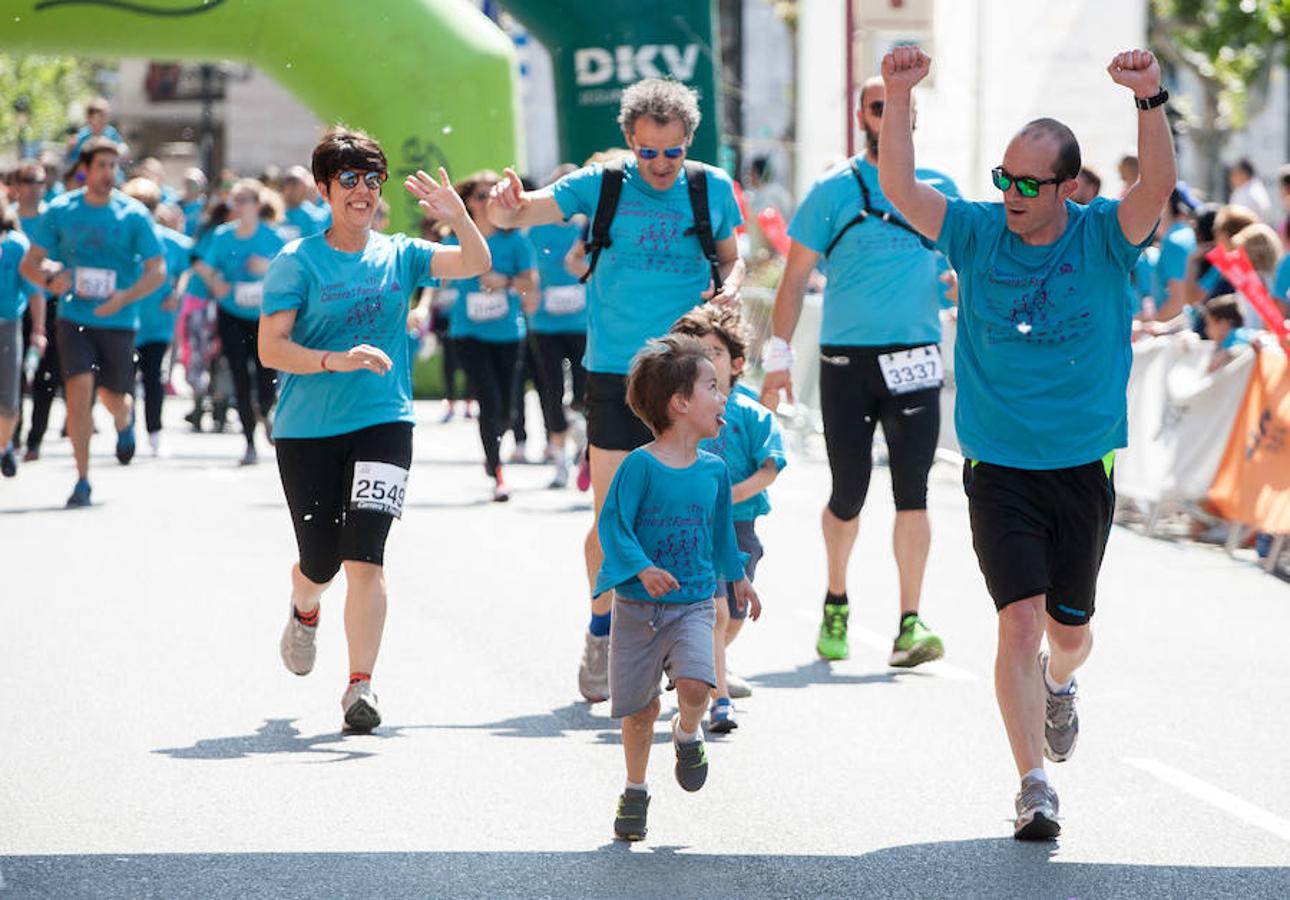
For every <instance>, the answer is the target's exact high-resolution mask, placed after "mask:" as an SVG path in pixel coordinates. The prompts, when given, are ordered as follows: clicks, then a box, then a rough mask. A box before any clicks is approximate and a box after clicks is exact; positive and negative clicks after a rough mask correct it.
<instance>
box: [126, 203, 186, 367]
mask: <svg viewBox="0 0 1290 900" xmlns="http://www.w3.org/2000/svg"><path fill="white" fill-rule="evenodd" d="M157 237H158V238H160V240H161V246H162V251H163V253H164V254H165V257H166V282H165V284H163V285H162V286H161V287H159V288H157V289H156V290H155V291H153V292H152V293H151V294H149V295H148V296H147V297H144V298H143V299H142V300H140V301H139V330H138V332H137V333H136V334H135V336H134V345H135V346H136V347H142V346H143V345H144V344H162V343H165V344H168V343H170V339H171V338H172V337H174V335H175V322H176V320H178V318H179V307H178V306H176V307H175V308H174V309H162V304H164V303H165V302H166V300H167V299H168V298H169V297H170V295H171V294H173V293H174V291H175V284H176V282H178V281H179V276H180V275H183V274H184V272H186V271H187V270H188V262H189V260H190V259H192V252H193V241H192V239H191V238H189V237H187V236H185V235H182V234H180V233H179V232H178V231H172V230H170V229H169V228H166V227H165V226H163V225H158V226H157Z"/></svg>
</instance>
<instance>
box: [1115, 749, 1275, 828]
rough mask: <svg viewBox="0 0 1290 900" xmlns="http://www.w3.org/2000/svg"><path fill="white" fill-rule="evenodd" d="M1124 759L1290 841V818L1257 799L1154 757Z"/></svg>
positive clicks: (1232, 814)
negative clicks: (1256, 802)
mask: <svg viewBox="0 0 1290 900" xmlns="http://www.w3.org/2000/svg"><path fill="white" fill-rule="evenodd" d="M1123 761H1124V762H1126V763H1128V764H1129V765H1131V766H1133V767H1134V768H1138V769H1141V770H1142V771H1144V772H1146V773H1147V774H1148V775H1154V776H1155V777H1156V778H1159V779H1160V780H1161V781H1163V782H1164V783H1165V784H1168V785H1172V786H1173V787H1176V788H1178V789H1179V790H1181V791H1183V792H1184V793H1187V794H1191V795H1192V796H1193V797H1195V798H1196V799H1197V800H1203V801H1204V802H1206V803H1208V804H1209V805H1210V806H1216V807H1218V808H1219V809H1221V810H1222V811H1223V812H1225V813H1227V814H1228V815H1231V816H1235V817H1236V818H1238V819H1240V820H1241V821H1243V822H1246V823H1248V824H1250V825H1253V826H1254V827H1255V828H1262V829H1263V830H1264V831H1266V832H1268V833H1269V834H1273V835H1276V836H1277V837H1279V838H1281V840H1283V841H1290V821H1288V820H1286V819H1283V818H1281V817H1280V816H1277V815H1273V814H1272V813H1270V812H1268V811H1267V810H1265V809H1259V807H1257V806H1255V805H1254V804H1253V803H1249V802H1247V801H1245V800H1242V799H1241V798H1240V797H1238V796H1236V795H1235V794H1229V793H1228V792H1227V791H1225V790H1223V789H1222V788H1218V787H1215V786H1214V785H1212V784H1209V783H1208V782H1205V781H1201V780H1200V779H1199V778H1196V777H1194V776H1192V775H1188V774H1187V773H1186V772H1183V771H1181V770H1179V769H1175V768H1174V767H1173V766H1169V765H1165V764H1164V763H1162V762H1160V761H1158V760H1154V759H1140V758H1137V757H1124V759H1123Z"/></svg>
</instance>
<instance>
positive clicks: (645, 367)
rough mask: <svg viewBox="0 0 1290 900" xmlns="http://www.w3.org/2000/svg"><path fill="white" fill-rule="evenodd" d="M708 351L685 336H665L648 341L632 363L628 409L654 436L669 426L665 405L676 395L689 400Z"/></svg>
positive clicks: (670, 423)
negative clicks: (629, 408)
mask: <svg viewBox="0 0 1290 900" xmlns="http://www.w3.org/2000/svg"><path fill="white" fill-rule="evenodd" d="M709 358H710V356H709V353H708V348H707V347H706V346H705V345H704V343H703V342H702V341H700V340H699V339H698V338H696V337H691V336H690V335H688V334H667V335H664V336H663V337H661V338H659V339H658V340H654V341H650V342H649V343H648V344H647V345H646V346H645V349H644V350H642V351H640V352H639V353H637V354H636V358H635V359H633V360H632V368H631V372H630V373H629V374H628V376H627V405H628V406H629V407H631V410H632V412H634V413H635V414H636V418H638V419H640V420H641V421H642V422H644V423H645V424H646V425H647V426H649V430H650V431H652V432H653V433H654V435H655V436H658V435H660V434H662V433H663V432H664V431H666V430H667V429H668V428H669V427H671V425H672V417H671V416H670V415H669V414H668V405H669V404H670V403H671V402H672V398H673V397H675V396H676V395H677V394H680V395H681V396H682V397H690V396H692V395H693V394H694V383H695V382H696V381H698V379H699V371H700V363H701V362H702V361H703V360H705V359H709Z"/></svg>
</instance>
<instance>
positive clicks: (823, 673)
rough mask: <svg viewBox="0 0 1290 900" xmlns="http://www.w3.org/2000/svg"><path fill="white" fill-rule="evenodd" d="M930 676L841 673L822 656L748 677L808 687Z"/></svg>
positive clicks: (903, 671) (761, 682)
mask: <svg viewBox="0 0 1290 900" xmlns="http://www.w3.org/2000/svg"><path fill="white" fill-rule="evenodd" d="M928 677H933V676H930V675H929V674H928V673H926V672H919V671H917V670H915V669H891V670H888V671H886V672H870V673H867V674H864V675H846V674H837V673H835V672H834V671H833V668H832V667H831V666H830V665H829V664H828V663H827V662H826V661H824V660H822V659H817V660H813V661H811V662H809V663H802V665H800V666H798V667H797V668H796V669H791V670H789V671H787V672H763V673H762V674H760V675H749V676H747V678H748V681H750V682H751V683H753V684H755V685H758V686H760V687H768V688H805V687H811V686H812V685H816V684H895V683H896V682H898V681H900V679H902V678H928Z"/></svg>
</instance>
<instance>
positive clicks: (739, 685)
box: [726, 672, 752, 700]
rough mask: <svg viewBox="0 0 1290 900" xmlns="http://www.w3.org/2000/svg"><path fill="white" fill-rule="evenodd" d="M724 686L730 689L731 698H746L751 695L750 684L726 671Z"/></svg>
mask: <svg viewBox="0 0 1290 900" xmlns="http://www.w3.org/2000/svg"><path fill="white" fill-rule="evenodd" d="M726 687H727V688H729V689H730V699H731V700H746V699H747V698H749V697H751V696H752V685H751V684H749V683H748V682H747V681H745V680H744V679H742V678H740V677H739V676H738V675H732V674H730V673H729V672H727V673H726Z"/></svg>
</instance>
